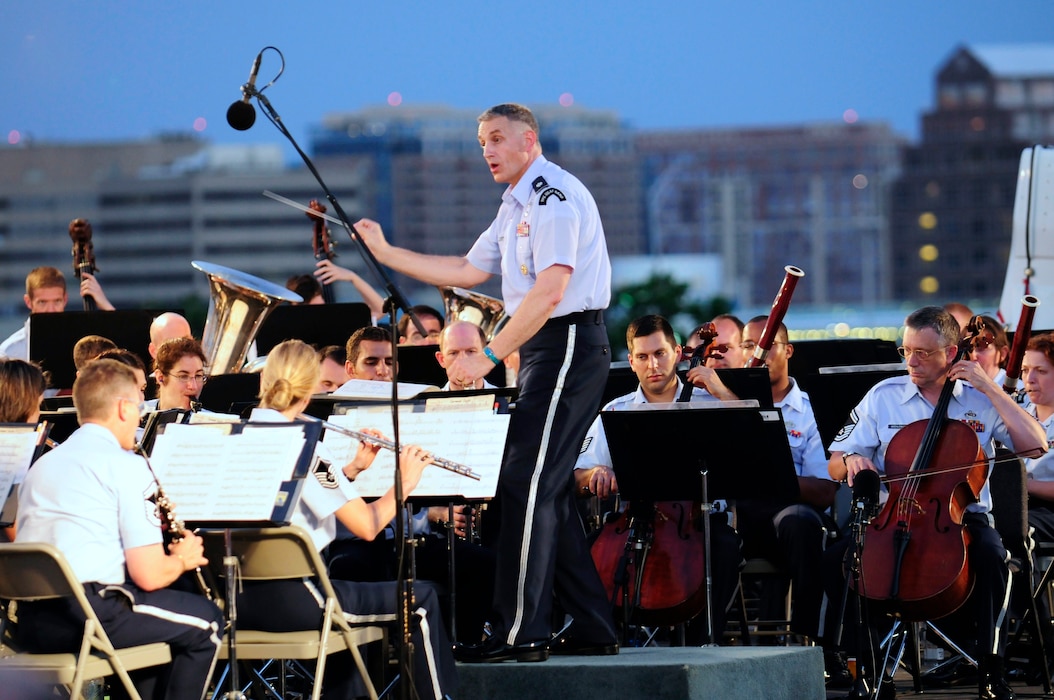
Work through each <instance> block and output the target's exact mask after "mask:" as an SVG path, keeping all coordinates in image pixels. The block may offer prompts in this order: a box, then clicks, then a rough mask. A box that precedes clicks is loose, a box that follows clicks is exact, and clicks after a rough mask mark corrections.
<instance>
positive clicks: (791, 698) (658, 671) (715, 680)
mask: <svg viewBox="0 0 1054 700" xmlns="http://www.w3.org/2000/svg"><path fill="white" fill-rule="evenodd" d="M458 676H459V678H460V680H461V688H460V690H459V691H458V697H462V698H473V699H474V700H520V699H521V698H522V699H523V700H528V699H530V700H545V699H547V698H557V699H559V700H570V698H574V700H612V698H619V700H636V699H637V698H640V699H642V700H643V699H647V700H701V699H702V698H706V699H707V700H713V698H721V700H739V699H743V700H748V699H749V700H758V698H765V700H810V699H814V700H824V699H825V698H826V697H827V695H826V693H825V691H824V685H823V653H822V652H821V650H820V649H819V648H818V647H702V648H700V647H647V648H644V649H623V650H622V652H621V653H620V654H619V655H618V656H554V657H551V658H550V659H549V660H548V661H545V662H541V663H516V662H512V661H506V662H503V663H498V664H458Z"/></svg>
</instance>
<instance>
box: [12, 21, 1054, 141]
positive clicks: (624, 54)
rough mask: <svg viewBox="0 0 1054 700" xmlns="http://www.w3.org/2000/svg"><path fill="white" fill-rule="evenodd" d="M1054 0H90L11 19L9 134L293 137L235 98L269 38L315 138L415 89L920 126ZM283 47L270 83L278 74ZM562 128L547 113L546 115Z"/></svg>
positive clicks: (461, 96) (655, 125)
mask: <svg viewBox="0 0 1054 700" xmlns="http://www.w3.org/2000/svg"><path fill="white" fill-rule="evenodd" d="M1052 26H1054V2H1050V0H1014V1H1012V2H993V1H991V0H955V1H954V2H938V1H936V0H932V1H931V0H922V1H921V2H920V1H919V0H911V1H907V0H887V1H886V2H882V3H866V4H865V3H858V2H844V1H842V2H818V1H815V0H796V1H794V2H791V1H790V0H787V1H785V2H776V1H774V0H763V1H758V2H739V3H732V2H710V1H702V0H699V1H696V2H683V3H671V2H626V1H624V0H608V1H607V2H579V3H574V2H566V1H565V2H553V1H550V0H539V1H537V2H533V3H502V2H490V3H483V2H475V1H455V2H433V3H417V2H409V1H407V0H389V1H387V2H369V3H363V2H352V1H350V0H345V1H343V2H326V3H321V2H283V3H278V2H273V1H270V0H267V1H260V2H253V3H248V2H220V1H216V0H213V1H212V2H202V1H200V0H186V1H184V2H179V3H130V2H112V1H100V2H87V1H81V2H78V1H74V0H39V1H37V2H23V1H12V0H9V1H8V2H5V3H4V5H3V11H2V13H0V70H2V76H3V77H2V78H0V135H2V136H3V137H4V140H3V141H0V144H10V143H17V144H21V145H25V143H26V142H27V141H36V142H41V143H43V142H54V141H67V142H68V141H100V140H101V141H114V140H126V139H140V138H145V137H149V136H152V135H155V134H158V133H161V132H193V131H195V130H196V131H198V132H200V133H201V135H202V136H203V137H204V138H206V139H208V140H210V141H213V142H216V143H282V142H283V141H282V138H281V136H280V135H279V134H278V132H277V131H276V130H275V129H274V127H273V126H272V125H271V124H269V123H268V122H267V121H266V120H265V119H263V117H262V116H261V117H260V118H259V119H258V120H257V123H256V126H255V127H253V129H252V130H250V131H248V132H245V133H239V132H235V131H233V130H232V129H231V128H230V127H229V126H228V125H227V123H226V119H225V113H226V110H227V107H228V106H229V105H230V104H231V102H233V101H234V100H236V99H237V98H238V97H239V92H238V88H239V86H240V85H241V84H242V83H244V82H245V80H246V79H247V77H248V72H249V66H250V64H251V63H252V60H253V58H254V57H255V56H256V54H257V53H258V52H259V51H260V50H261V49H262V48H263V47H265V46H268V45H271V46H276V47H278V48H279V49H281V51H282V52H283V54H284V55H285V60H286V67H285V73H284V75H283V76H282V77H281V79H280V80H279V81H278V82H277V83H275V84H274V85H273V86H272V87H270V88H268V90H267V91H266V93H265V94H266V95H267V96H268V97H269V98H270V100H271V103H272V104H273V105H274V107H275V109H276V110H277V112H278V113H279V115H281V117H282V119H283V121H284V122H285V124H286V126H287V127H288V128H289V129H290V131H292V133H293V134H294V136H295V137H296V138H297V140H298V141H299V142H300V143H301V145H302V146H303V147H305V148H307V145H308V128H309V127H310V126H311V125H315V124H318V123H319V122H321V120H322V117H323V115H325V114H328V113H332V112H346V111H353V110H357V109H361V108H363V107H368V106H373V105H380V104H385V103H389V102H398V101H400V100H401V103H402V104H403V105H408V106H410V105H418V104H446V105H450V106H453V107H457V108H468V109H473V110H480V111H482V110H483V109H484V108H486V107H488V106H490V105H492V104H496V103H500V102H508V101H516V102H523V103H527V104H553V103H557V102H560V101H561V99H563V100H564V101H565V102H572V101H573V103H574V104H576V105H578V106H582V107H587V108H595V109H605V110H613V111H615V112H616V113H617V114H618V115H619V116H620V117H621V118H622V119H623V120H625V121H626V122H627V123H628V124H629V125H630V126H631V127H634V128H638V129H666V128H693V127H703V128H715V127H718V128H719V127H740V126H772V125H788V124H800V123H803V122H816V121H837V120H840V119H843V118H844V115H846V114H847V110H852V111H851V112H849V114H850V115H852V114H853V113H855V114H856V115H858V118H859V119H860V120H862V121H885V122H888V123H890V124H891V125H892V127H893V128H894V129H895V130H896V131H897V132H899V133H901V134H903V135H905V136H908V137H912V138H914V137H917V135H918V122H919V116H920V115H921V113H922V112H924V111H926V110H928V109H930V108H931V107H932V105H933V83H934V74H935V71H936V70H937V68H938V67H939V66H940V65H941V64H942V63H943V62H944V61H945V60H946V59H947V58H948V57H949V56H950V55H951V53H952V52H953V51H954V50H955V48H956V47H957V46H959V45H961V44H1005V43H1039V42H1050V41H1052V34H1051V27H1052ZM278 68H279V61H278V58H277V54H275V53H274V52H267V53H266V54H265V55H264V61H263V67H262V69H261V71H260V77H259V81H258V86H263V85H264V84H266V83H267V82H268V81H269V80H270V79H271V78H272V77H273V76H274V74H275V73H276V72H277V70H278ZM543 130H544V124H543Z"/></svg>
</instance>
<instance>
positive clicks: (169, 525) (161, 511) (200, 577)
mask: <svg viewBox="0 0 1054 700" xmlns="http://www.w3.org/2000/svg"><path fill="white" fill-rule="evenodd" d="M135 453H136V454H138V455H139V456H140V457H142V458H143V461H144V462H146V467H147V469H149V470H150V474H151V475H152V476H153V477H154V483H156V484H157V496H156V498H155V504H156V505H157V513H158V516H159V517H160V518H161V534H162V536H164V537H165V538H166V539H167V541H169V542H179V541H180V540H182V539H183V538H184V537H186V535H187V528H186V525H185V523H184V522H183V521H182V520H180V519H179V517H178V516H177V515H176V504H175V503H173V502H172V499H170V498H169V497H168V495H166V494H165V490H164V489H163V488H162V487H161V481H160V480H158V478H157V474H156V473H155V472H154V467H153V466H152V465H151V464H150V460H149V459H148V458H147V456H146V453H145V452H143V449H142V447H141V446H139V445H136V448H135ZM166 548H167V547H166ZM194 576H195V578H196V579H197V582H198V588H199V589H201V593H202V595H204V596H205V597H206V598H208V599H209V600H210V601H212V602H213V603H215V602H216V597H215V595H214V594H213V589H212V587H211V586H209V584H208V583H206V582H205V575H204V574H203V573H202V571H201V567H200V566H199V567H197V568H195V569H194Z"/></svg>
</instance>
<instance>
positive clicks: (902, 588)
mask: <svg viewBox="0 0 1054 700" xmlns="http://www.w3.org/2000/svg"><path fill="white" fill-rule="evenodd" d="M982 331H983V322H982V321H981V319H980V318H979V317H976V316H975V317H974V318H973V319H972V320H971V321H970V323H969V325H968V326H967V328H966V330H965V332H964V334H963V337H962V339H961V340H960V341H959V344H958V346H957V349H956V355H955V360H954V361H953V362H952V365H954V364H955V363H956V362H959V361H960V360H961V359H963V357H964V356H965V355H966V354H967V353H968V352H969V351H970V349H971V347H972V344H973V341H974V338H976V337H977V336H978V335H979V334H980V333H981V332H982ZM954 388H955V380H954V379H945V383H944V386H943V387H942V388H941V393H940V398H939V399H938V401H937V404H936V406H935V408H934V411H933V414H932V416H931V417H930V418H929V419H928V420H920V421H915V422H914V423H911V424H909V425H907V426H905V427H903V428H901V429H900V430H899V431H898V432H897V433H896V435H894V436H893V439H892V440H890V443H889V447H888V448H887V449H886V455H885V469H886V479H887V483H888V486H889V498H888V499H887V500H886V503H885V505H884V506H883V507H882V510H881V511H880V512H879V514H878V515H877V516H875V517H874V518H873V519H872V520H871V521H870V523H869V524H868V527H867V534H866V538H865V546H864V548H863V550H862V551H861V556H860V582H859V584H857V592H858V593H859V594H860V595H861V596H863V597H864V598H866V599H868V601H869V602H870V604H871V605H872V607H873V608H874V609H877V610H879V611H881V612H883V613H885V614H889V615H896V616H899V617H901V618H902V619H904V620H908V621H923V620H932V619H937V618H940V617H944V616H946V615H949V614H951V613H953V612H954V611H955V610H957V609H958V608H959V607H960V606H961V605H962V604H963V603H964V602H966V599H967V597H968V596H969V595H970V592H971V591H972V590H973V581H974V577H973V572H972V570H971V569H970V567H969V562H968V561H967V547H968V545H969V543H970V539H969V533H968V531H967V530H966V527H965V526H964V525H963V522H962V518H963V514H964V513H965V511H966V507H967V506H969V505H970V504H972V503H976V502H977V500H978V497H979V495H980V493H981V489H982V488H983V487H984V484H985V481H986V480H987V478H988V457H987V455H986V454H985V452H984V450H983V448H982V447H981V444H980V442H979V440H978V438H977V434H976V433H975V432H974V430H973V428H971V427H970V426H968V425H967V424H966V423H963V422H961V421H958V420H953V419H950V418H948V406H949V404H950V403H951V398H952V394H953V391H954ZM963 465H969V466H967V467H966V468H962V467H963Z"/></svg>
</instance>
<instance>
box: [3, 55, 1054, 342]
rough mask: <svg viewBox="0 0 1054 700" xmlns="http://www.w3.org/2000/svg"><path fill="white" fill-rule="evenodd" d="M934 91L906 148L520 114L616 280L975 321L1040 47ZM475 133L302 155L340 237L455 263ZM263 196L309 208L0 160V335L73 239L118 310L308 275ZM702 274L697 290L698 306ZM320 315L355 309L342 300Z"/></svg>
mask: <svg viewBox="0 0 1054 700" xmlns="http://www.w3.org/2000/svg"><path fill="white" fill-rule="evenodd" d="M936 85H937V104H936V107H935V108H934V109H933V110H932V111H930V112H928V113H926V114H925V115H924V116H923V128H922V139H921V142H920V143H919V144H917V145H911V146H908V145H907V144H906V143H905V139H904V138H903V137H901V136H899V135H897V134H895V133H893V132H892V131H891V130H890V129H889V128H888V127H887V126H886V125H885V124H883V123H881V122H868V123H862V122H858V123H836V124H811V125H797V126H793V125H792V126H784V127H771V128H764V129H759V128H754V129H721V130H701V129H700V130H684V131H673V132H671V131H666V132H658V131H656V132H643V133H639V132H635V131H633V130H631V129H630V128H628V127H627V126H626V125H625V124H624V123H623V122H622V121H621V120H620V119H619V117H618V115H616V114H615V113H613V112H610V111H601V110H589V109H583V108H580V107H562V106H558V105H541V106H532V108H533V109H534V110H535V112H536V114H537V116H538V119H539V123H540V126H541V143H542V146H543V149H544V153H545V155H546V156H547V157H548V158H550V159H551V160H553V161H554V162H556V163H558V164H560V165H562V166H563V167H565V168H567V169H568V170H569V171H571V172H572V173H574V174H575V175H576V176H578V177H579V178H580V179H581V180H582V181H583V182H584V183H585V184H586V185H587V186H588V187H589V189H590V191H591V192H592V193H593V195H594V196H595V198H596V200H597V204H598V206H599V208H600V212H601V215H602V216H603V218H604V227H605V231H606V233H607V240H608V246H609V249H610V252H611V255H612V256H613V258H615V259H616V262H620V261H621V262H625V263H626V264H624V265H622V264H616V265H615V269H616V270H617V271H622V272H620V274H623V273H624V274H627V275H629V274H633V275H637V276H639V275H641V274H646V271H647V269H649V265H652V264H653V263H654V265H658V266H659V267H661V268H662V271H664V272H670V271H674V272H675V271H676V270H675V268H676V265H677V263H676V258H677V256H681V255H687V254H691V255H693V256H695V257H693V258H691V260H692V261H693V262H692V263H691V264H692V265H693V266H695V267H696V268H700V269H705V270H706V272H705V273H702V272H699V271H698V270H696V273H697V274H695V278H696V279H695V280H693V288H695V289H703V288H705V289H706V293H712V292H716V293H720V294H721V295H722V296H725V297H726V298H729V299H731V300H732V301H734V302H735V303H736V304H737V305H738V308H740V309H759V308H761V307H766V306H767V305H768V304H769V303H770V302H771V300H772V295H773V293H774V292H775V290H776V288H777V287H778V284H779V280H780V279H781V278H782V274H783V268H784V266H786V265H789V264H793V265H797V266H799V267H801V268H803V269H805V270H806V273H807V275H806V278H805V280H803V282H802V283H801V284H799V285H798V289H797V291H796V292H795V309H796V310H797V309H798V308H800V307H804V306H814V307H817V308H818V309H828V308H830V307H832V306H837V305H841V306H842V307H855V308H868V307H874V306H876V305H887V306H889V305H893V304H896V303H904V304H908V305H911V304H914V303H917V302H918V301H919V300H924V301H932V302H943V301H949V300H953V299H954V300H959V301H966V302H978V304H979V307H980V309H981V310H987V308H988V306H986V305H988V304H989V303H990V305H991V306H994V303H995V300H996V299H997V297H998V295H999V293H1000V290H1001V288H1002V280H1003V275H1004V270H1005V266H1006V258H1007V251H1008V246H1009V241H1010V233H1011V232H1010V219H1011V213H1012V208H1013V197H1014V190H1015V185H1016V173H1017V163H1018V159H1019V157H1020V153H1021V150H1022V148H1024V147H1025V146H1028V145H1031V144H1032V143H1036V142H1038V143H1050V142H1051V141H1052V136H1054V45H1051V46H1039V47H1030V46H1017V47H1014V46H1010V47H963V48H960V49H958V50H956V51H955V52H954V53H953V54H952V56H951V58H950V59H949V60H948V61H947V63H946V64H945V65H943V66H941V67H940V70H939V72H938V74H937V81H936ZM477 115H478V112H477V110H475V109H473V110H465V109H456V108H451V107H446V106H431V107H430V106H408V105H402V106H399V107H387V106H385V107H376V108H370V109H364V110H360V111H357V112H353V113H344V114H335V115H329V116H326V117H325V118H324V120H323V122H322V124H320V125H319V126H317V127H315V128H314V129H313V130H312V133H311V144H310V147H309V150H310V151H311V152H312V157H313V159H314V162H315V164H316V165H317V166H318V169H319V171H320V172H321V173H322V174H323V177H324V178H325V180H326V182H327V184H328V185H329V187H330V188H331V189H332V190H333V192H334V193H335V194H336V196H337V197H338V199H339V200H340V202H341V204H342V205H343V207H344V209H345V210H346V211H347V213H348V215H349V217H350V218H351V219H352V221H354V220H356V219H357V218H359V217H362V216H368V217H371V218H375V219H377V220H379V221H380V222H381V223H382V224H383V225H384V227H385V230H386V231H387V233H388V235H389V238H390V239H391V240H392V241H393V242H395V243H397V244H400V245H405V246H407V247H410V248H412V249H414V250H418V251H422V252H426V253H435V254H440V255H461V254H463V253H465V252H466V251H467V250H468V248H469V247H470V246H471V244H472V242H473V241H474V240H475V239H476V237H477V236H478V235H479V233H480V232H481V231H483V230H484V229H485V228H486V227H487V226H488V225H489V224H490V221H491V219H492V217H493V215H494V212H495V211H496V208H497V204H498V201H499V197H500V195H501V192H502V189H503V186H501V185H498V184H495V183H494V181H493V178H492V177H491V175H490V173H489V172H488V169H487V168H486V167H485V166H484V163H483V160H482V157H481V153H480V147H479V144H478V142H477V137H476V128H477V122H476V117H477ZM265 189H268V190H274V191H275V192H277V193H278V194H281V195H284V196H286V197H288V198H290V199H293V200H296V201H298V202H300V203H302V204H305V205H306V204H307V202H308V201H309V200H310V199H322V197H323V193H322V191H321V189H320V188H319V186H318V185H317V183H316V181H315V179H314V177H313V176H312V175H311V174H310V173H309V172H308V170H307V169H306V168H304V167H303V166H302V165H301V164H300V163H297V164H296V165H295V166H290V165H289V164H288V163H285V162H283V156H282V150H281V146H280V145H279V144H271V145H262V146H215V145H209V144H208V143H206V142H203V141H201V140H200V139H198V138H195V137H190V136H179V135H177V136H167V137H161V138H157V139H153V140H149V141H142V142H129V143H117V144H93V145H57V144H51V145H48V144H35V143H32V142H30V143H25V144H21V145H19V146H15V147H0V327H2V328H0V330H3V329H6V328H11V327H13V326H15V325H17V324H18V323H20V322H21V319H22V318H24V314H25V309H24V305H23V303H22V294H23V281H24V278H25V275H26V272H28V271H29V270H30V269H31V268H33V267H36V266H38V265H54V266H55V267H58V268H59V269H61V270H63V271H66V272H67V274H70V273H71V272H72V267H71V264H72V259H71V256H70V252H69V251H70V248H71V242H70V240H69V237H68V233H67V230H68V225H69V222H70V220H71V219H73V218H84V219H88V220H89V221H90V222H91V223H92V225H93V228H94V231H95V241H94V242H95V253H96V260H97V264H98V268H99V270H100V272H99V277H100V281H101V282H102V283H103V285H104V288H105V290H106V292H107V294H108V296H109V297H110V299H111V301H113V302H114V303H115V304H116V305H117V306H118V307H123V308H132V307H143V306H175V305H178V304H180V303H181V302H182V301H184V300H186V299H188V298H189V297H191V296H194V297H196V298H200V299H201V300H203V301H204V300H207V298H208V291H207V283H206V279H205V276H204V275H203V274H202V273H200V272H198V271H197V270H194V269H193V268H192V267H191V265H190V261H191V260H195V259H201V260H205V261H207V262H211V263H217V264H221V265H226V266H229V267H234V268H236V269H240V270H243V271H245V272H247V273H249V274H253V275H256V276H259V277H263V278H266V279H269V280H271V281H272V282H276V283H278V284H282V283H284V282H285V280H286V279H287V278H288V277H290V276H292V275H294V274H303V273H304V272H308V271H310V270H311V269H312V267H313V265H314V259H313V255H312V250H311V231H312V225H311V222H310V221H309V220H308V219H307V217H306V216H305V214H304V213H303V212H300V211H297V210H296V209H294V208H291V207H287V206H284V205H282V204H278V203H276V202H273V201H272V200H270V199H266V198H264V197H263V196H262V191H263V190H265ZM334 228H335V227H334ZM334 239H335V240H336V241H337V242H338V249H337V250H338V253H339V254H340V256H341V257H340V258H339V259H338V260H337V262H338V264H341V265H343V266H345V267H351V268H353V269H355V270H356V271H358V272H359V273H360V274H363V275H364V276H366V277H367V281H369V282H371V283H373V284H374V285H375V286H379V285H378V281H377V280H376V279H375V278H373V277H370V276H369V274H368V272H367V270H366V266H365V265H364V263H363V262H362V261H361V259H360V256H359V254H358V253H357V252H356V251H355V250H353V247H352V244H350V242H347V236H346V235H345V234H344V233H343V232H341V231H334ZM657 259H661V260H659V261H658V262H656V260H657ZM686 264H687V263H686ZM628 270H632V271H633V272H632V273H629V272H626V271H628ZM704 274H705V277H706V278H707V280H705V281H704V282H706V281H709V283H710V284H711V287H706V285H705V284H696V283H697V282H699V281H700V280H699V277H700V276H701V275H704ZM691 276H692V275H691V274H688V273H687V272H686V274H685V275H684V279H688V278H689V277H691ZM714 280H717V281H716V282H715V281H714ZM400 281H401V283H402V286H403V287H404V290H405V291H406V292H407V294H408V296H409V297H410V298H411V299H412V301H413V302H414V303H433V304H435V303H438V301H439V295H438V293H437V292H436V291H435V290H434V289H429V288H426V287H422V286H420V285H419V284H417V283H415V282H412V281H410V280H405V279H404V280H400ZM634 281H640V280H639V279H635V280H634ZM619 283H620V280H619V279H616V280H615V284H616V285H618V284H619ZM713 287H718V289H716V290H714V289H713ZM498 288H499V287H498V281H497V280H492V281H491V282H490V283H488V286H485V287H484V288H482V289H481V291H484V292H485V293H490V294H497V292H498ZM378 291H382V292H383V290H378ZM338 299H339V300H341V301H355V300H358V299H357V297H355V296H354V291H353V290H352V289H351V288H350V285H342V286H340V287H338ZM74 304H75V302H74Z"/></svg>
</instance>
